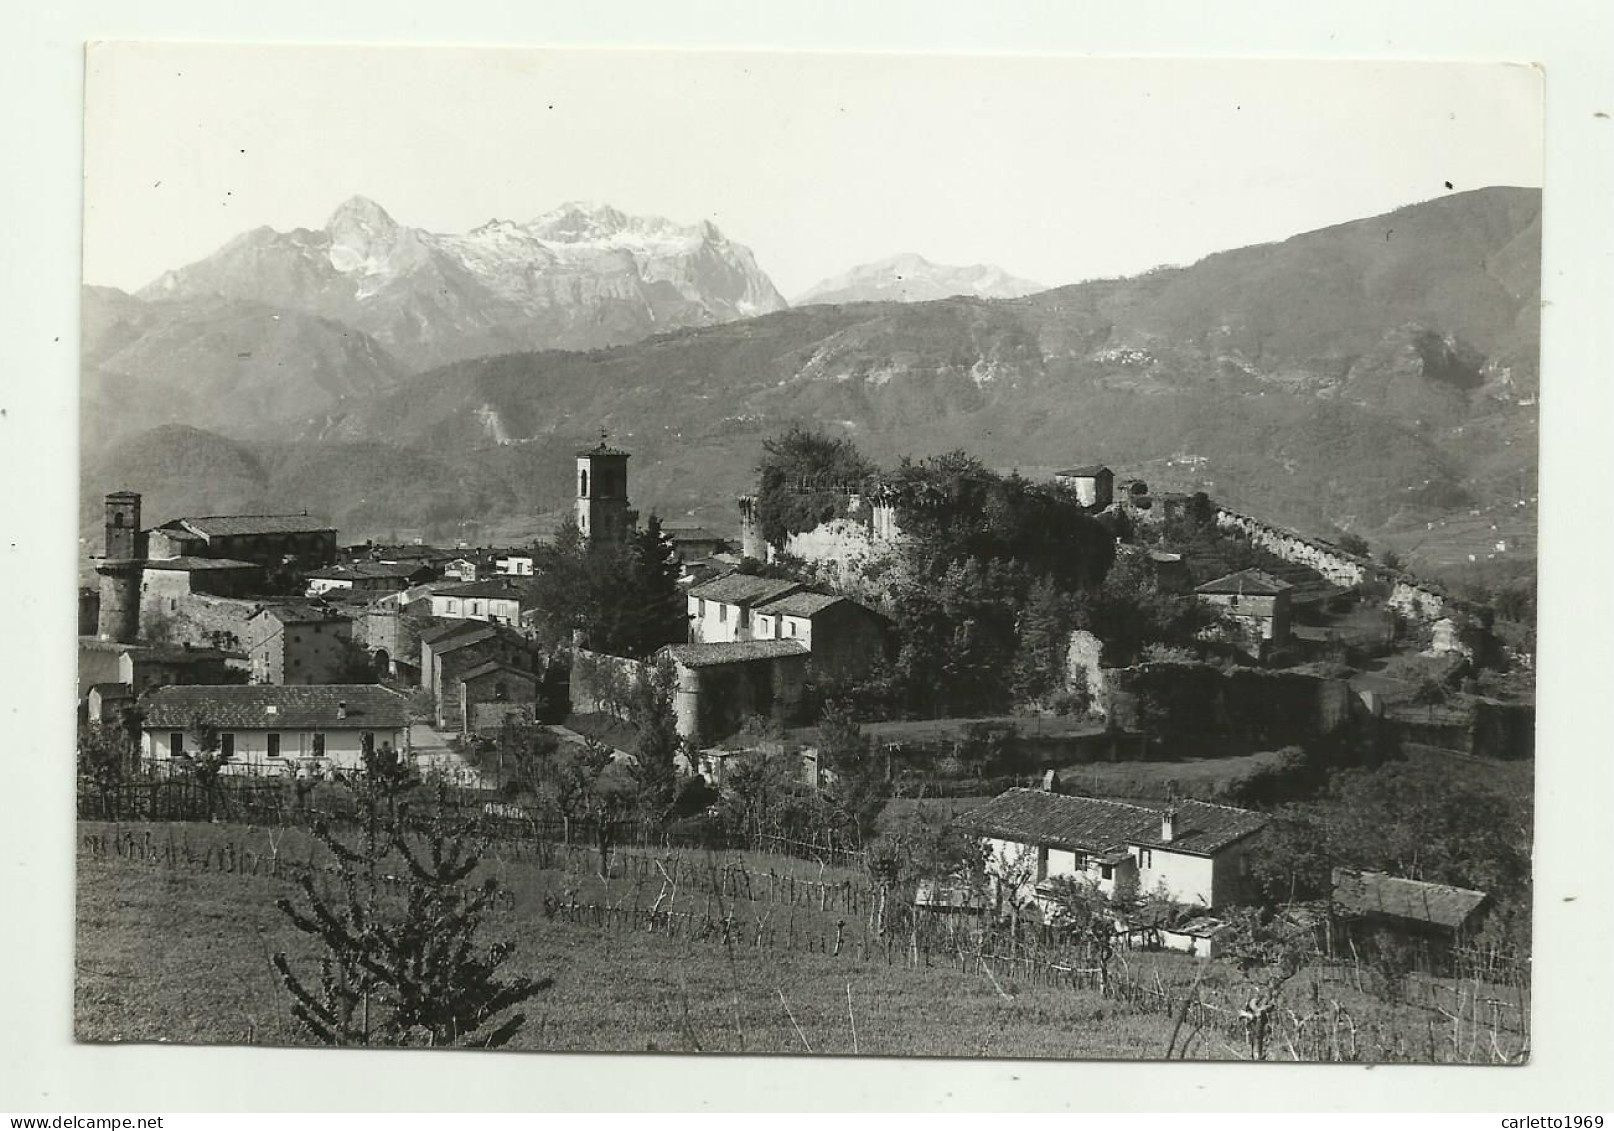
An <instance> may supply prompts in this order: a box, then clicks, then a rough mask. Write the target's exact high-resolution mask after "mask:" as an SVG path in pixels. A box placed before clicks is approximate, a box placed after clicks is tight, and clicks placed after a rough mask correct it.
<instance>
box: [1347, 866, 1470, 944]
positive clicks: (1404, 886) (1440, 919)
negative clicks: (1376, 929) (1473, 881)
mask: <svg viewBox="0 0 1614 1131" xmlns="http://www.w3.org/2000/svg"><path fill="white" fill-rule="evenodd" d="M1488 898H1489V896H1487V895H1486V894H1485V893H1484V892H1482V891H1470V890H1469V889H1467V888H1454V887H1449V886H1448V885H1446V884H1431V883H1426V882H1424V881H1423V880H1404V879H1402V878H1400V877H1399V876H1387V875H1385V874H1384V873H1383V872H1356V871H1352V870H1351V869H1349V868H1335V869H1334V902H1335V903H1336V904H1338V905H1339V906H1340V907H1341V908H1342V909H1344V910H1345V911H1348V912H1352V913H1354V914H1357V915H1377V916H1386V917H1389V918H1393V919H1407V920H1411V921H1413V922H1417V923H1432V924H1435V925H1437V926H1441V927H1447V928H1450V929H1452V930H1456V929H1457V928H1459V927H1462V926H1463V925H1464V924H1465V923H1467V922H1468V920H1469V918H1470V917H1471V916H1473V914H1474V912H1476V911H1478V910H1479V909H1480V906H1481V905H1482V904H1483V903H1484V902H1485V901H1486V899H1488Z"/></svg>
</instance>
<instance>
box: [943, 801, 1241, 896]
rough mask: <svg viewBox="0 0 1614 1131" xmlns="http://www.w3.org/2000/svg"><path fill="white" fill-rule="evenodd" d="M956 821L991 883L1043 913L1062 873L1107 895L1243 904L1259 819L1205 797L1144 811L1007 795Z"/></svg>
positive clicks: (1108, 803) (1116, 804)
mask: <svg viewBox="0 0 1614 1131" xmlns="http://www.w3.org/2000/svg"><path fill="white" fill-rule="evenodd" d="M955 823H956V824H958V825H959V826H960V827H961V828H963V829H966V830H968V831H970V832H973V833H975V834H976V835H978V836H980V837H981V838H982V840H983V841H984V842H985V844H986V848H987V853H988V871H989V873H990V874H991V876H992V878H993V880H994V881H995V883H996V884H997V885H998V887H999V889H1000V890H1005V891H1006V892H1008V893H1010V894H1012V896H1013V897H1014V898H1015V899H1017V900H1019V901H1024V902H1031V901H1033V900H1035V901H1036V902H1038V903H1039V904H1040V905H1043V906H1044V907H1045V908H1046V907H1047V906H1048V904H1049V896H1050V886H1049V883H1050V881H1052V880H1055V879H1058V878H1059V877H1062V876H1063V877H1069V878H1072V879H1077V880H1087V881H1090V882H1091V883H1092V884H1093V885H1094V886H1095V887H1096V888H1097V889H1098V891H1099V892H1101V893H1102V894H1104V895H1108V896H1116V895H1125V894H1126V893H1127V892H1128V891H1129V890H1130V891H1131V892H1133V893H1136V894H1139V895H1147V894H1155V893H1158V894H1160V895H1162V896H1164V897H1165V898H1167V899H1170V900H1172V901H1173V902H1175V903H1181V904H1187V905H1190V906H1197V907H1209V908H1215V907H1222V906H1226V905H1228V904H1230V903H1236V902H1238V901H1239V900H1240V899H1242V898H1243V896H1244V877H1245V874H1246V869H1247V861H1248V856H1247V852H1248V850H1249V842H1250V838H1251V837H1253V836H1254V835H1255V834H1256V833H1258V832H1260V831H1261V829H1262V828H1264V827H1265V826H1266V823H1267V819H1266V817H1264V816H1262V815H1261V814H1260V813H1253V812H1251V811H1250V810H1248V809H1235V808H1233V807H1231V806H1228V805H1212V804H1210V803H1208V802H1204V801H1178V802H1176V803H1175V804H1173V805H1170V806H1161V807H1160V808H1147V807H1145V806H1141V805H1131V804H1127V803H1125V802H1121V801H1110V800H1106V799H1102V798H1097V797H1069V796H1065V795H1063V794H1058V793H1051V792H1048V791H1046V790H1038V789H1011V790H1009V791H1008V792H1007V793H1003V794H1000V795H998V796H997V797H994V798H993V799H992V800H991V801H989V802H987V803H986V804H985V805H983V806H981V807H980V808H979V809H973V810H971V811H970V812H968V813H963V814H961V815H959V816H958V817H957V818H955Z"/></svg>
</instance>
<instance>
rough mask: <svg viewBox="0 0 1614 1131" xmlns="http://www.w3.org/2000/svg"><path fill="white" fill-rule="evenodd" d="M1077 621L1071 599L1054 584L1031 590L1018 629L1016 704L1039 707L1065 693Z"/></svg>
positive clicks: (1046, 582) (1014, 682)
mask: <svg viewBox="0 0 1614 1131" xmlns="http://www.w3.org/2000/svg"><path fill="white" fill-rule="evenodd" d="M1075 621H1076V617H1075V610H1074V608H1073V607H1072V602H1071V600H1070V598H1069V597H1068V596H1067V595H1066V594H1064V593H1061V592H1060V591H1059V590H1058V589H1057V588H1055V587H1054V584H1053V582H1052V581H1050V580H1048V579H1047V578H1043V579H1042V580H1040V581H1038V582H1037V583H1036V584H1034V585H1033V586H1032V587H1031V594H1030V597H1029V598H1028V599H1027V601H1026V604H1025V608H1024V609H1022V610H1021V613H1020V619H1019V623H1018V624H1017V625H1016V636H1017V649H1016V652H1015V657H1014V674H1013V679H1012V685H1013V690H1014V698H1015V701H1016V702H1018V703H1022V704H1033V703H1038V702H1041V701H1044V700H1047V699H1049V698H1050V697H1052V696H1053V695H1054V694H1055V693H1057V692H1059V691H1061V690H1063V689H1064V687H1065V683H1066V672H1065V657H1066V651H1067V649H1068V648H1069V646H1070V634H1071V631H1072V629H1073V628H1074V627H1075Z"/></svg>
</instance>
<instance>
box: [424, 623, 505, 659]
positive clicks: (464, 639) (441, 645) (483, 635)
mask: <svg viewBox="0 0 1614 1131" xmlns="http://www.w3.org/2000/svg"><path fill="white" fill-rule="evenodd" d="M467 623H469V624H475V625H480V626H481V629H480V631H477V632H467V633H465V634H464V635H463V636H450V637H449V638H448V639H446V640H438V641H434V642H433V644H432V651H434V652H436V653H437V654H438V655H439V656H446V655H448V653H450V652H458V651H459V650H460V649H461V648H469V647H470V646H471V645H473V644H481V643H482V642H483V641H486V640H494V639H497V638H498V636H499V634H500V629H499V626H498V625H494V624H488V623H487V622H486V621H480V620H473V621H468V622H467Z"/></svg>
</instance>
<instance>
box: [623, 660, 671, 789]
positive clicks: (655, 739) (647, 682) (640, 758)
mask: <svg viewBox="0 0 1614 1131" xmlns="http://www.w3.org/2000/svg"><path fill="white" fill-rule="evenodd" d="M677 690H678V670H677V668H676V667H675V666H674V665H673V662H672V660H671V659H670V658H668V657H666V656H661V657H659V658H658V659H657V660H655V661H654V662H652V663H645V664H641V665H639V671H638V676H637V678H636V679H635V680H634V686H633V706H632V721H633V725H634V727H635V729H636V730H637V731H638V735H637V737H636V738H635V740H634V745H633V756H634V759H635V761H636V762H637V763H638V780H639V786H640V790H641V794H640V796H641V801H642V805H643V808H644V810H645V812H646V814H647V815H648V816H650V817H652V818H654V819H656V820H661V819H664V818H665V817H666V816H667V815H668V813H669V812H671V810H672V804H673V797H674V794H675V792H676V790H677V787H678V769H677V762H676V758H677V755H678V752H679V750H680V748H681V745H682V740H681V739H680V738H679V736H678V719H677V716H676V715H675V714H674V712H673V695H674V693H675V692H676V691H677Z"/></svg>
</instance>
